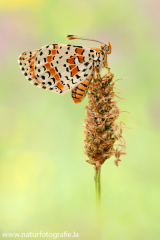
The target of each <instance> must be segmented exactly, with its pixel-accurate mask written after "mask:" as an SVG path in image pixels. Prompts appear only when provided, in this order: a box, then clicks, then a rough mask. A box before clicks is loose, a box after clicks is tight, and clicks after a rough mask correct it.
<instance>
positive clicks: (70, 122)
mask: <svg viewBox="0 0 160 240" xmlns="http://www.w3.org/2000/svg"><path fill="white" fill-rule="evenodd" d="M159 12H160V1H158V0H128V1H127V0H122V1H118V0H108V1H106V0H99V1H96V0H81V1H75V0H41V1H38V0H28V1H27V0H23V1H21V0H8V1H6V0H1V1H0V76H1V80H0V83H1V87H0V98H1V100H0V116H1V117H0V128H1V130H0V144H1V148H0V232H20V233H21V232H26V233H27V232H40V231H43V232H53V233H54V232H64V231H67V232H73V231H76V232H78V233H79V236H80V237H79V239H83V240H88V239H92V240H98V239H99V237H98V236H97V232H96V225H97V222H96V210H95V189H94V180H93V176H94V169H93V167H92V166H90V165H89V164H88V163H86V162H85V160H87V157H86V156H85V155H84V153H83V151H84V143H83V141H84V133H83V127H82V125H83V119H84V118H85V106H86V105H87V102H88V99H87V97H86V98H85V100H84V101H83V102H82V103H81V104H78V105H76V104H74V103H73V101H72V99H71V96H70V93H68V94H66V95H63V96H59V95H56V94H54V93H52V92H49V91H46V90H43V89H39V88H36V87H35V86H33V85H32V84H30V83H29V82H28V81H27V80H26V79H25V77H24V76H23V75H22V73H21V71H20V69H19V66H18V63H17V58H18V56H19V55H20V54H21V53H22V52H24V51H27V50H33V49H37V48H40V47H42V46H44V45H46V44H50V43H64V44H76V45H83V46H95V47H98V46H99V45H98V44H97V43H92V42H86V41H80V40H75V41H72V42H71V41H68V40H67V39H66V35H68V34H76V35H79V36H84V37H88V38H92V39H97V40H99V41H102V42H104V43H108V41H110V42H111V44H112V47H113V51H112V54H111V55H110V56H109V58H108V61H109V66H110V67H111V72H112V73H114V74H115V79H117V78H123V77H128V78H129V79H123V80H122V81H119V82H118V83H117V85H116V86H117V87H121V88H124V89H125V92H124V95H123V97H125V98H126V99H127V100H125V101H122V102H121V103H120V104H119V107H120V108H121V110H124V111H129V112H131V113H132V115H133V117H134V120H135V123H134V121H133V119H132V117H131V116H130V114H127V113H123V114H122V116H121V120H123V121H124V122H125V124H126V126H127V127H129V128H131V127H133V128H132V129H124V133H123V136H124V138H125V140H126V144H127V155H126V156H122V158H121V159H122V162H121V163H120V164H119V167H118V168H117V167H116V166H115V165H114V157H113V158H111V159H110V160H108V161H107V162H106V163H105V164H104V165H103V167H102V215H103V227H102V228H103V229H102V234H103V240H106V239H108V240H128V239H130V240H135V239H137V240H139V239H145V240H150V239H154V240H158V239H159V236H160V207H159V203H160V191H159V188H160V187H159V186H160V90H159V87H160V72H159V70H160V44H159V43H160V28H159V26H160V14H159ZM105 73H106V70H103V72H102V74H105ZM77 122H79V123H77ZM75 123H77V124H75ZM134 127H136V128H134ZM0 239H2V236H1V237H0ZM21 239H23V238H21ZM39 239H40V238H39Z"/></svg>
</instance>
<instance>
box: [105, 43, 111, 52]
mask: <svg viewBox="0 0 160 240" xmlns="http://www.w3.org/2000/svg"><path fill="white" fill-rule="evenodd" d="M104 50H105V51H106V52H109V51H110V49H109V47H108V45H107V44H105V45H104Z"/></svg>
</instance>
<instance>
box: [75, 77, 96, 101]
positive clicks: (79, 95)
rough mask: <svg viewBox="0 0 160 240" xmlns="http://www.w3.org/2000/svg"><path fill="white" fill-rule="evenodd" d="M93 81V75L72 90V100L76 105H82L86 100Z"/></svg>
mask: <svg viewBox="0 0 160 240" xmlns="http://www.w3.org/2000/svg"><path fill="white" fill-rule="evenodd" d="M91 80H92V75H91V76H89V77H87V78H86V79H84V80H83V81H81V83H80V84H79V85H78V86H77V87H76V88H75V89H73V90H72V98H73V101H74V102H75V103H80V102H82V101H83V99H84V98H85V96H86V94H87V92H88V88H89V85H90V82H91Z"/></svg>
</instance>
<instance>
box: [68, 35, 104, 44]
mask: <svg viewBox="0 0 160 240" xmlns="http://www.w3.org/2000/svg"><path fill="white" fill-rule="evenodd" d="M67 38H68V40H73V39H81V40H88V41H93V42H98V43H101V44H103V45H105V44H104V43H102V42H100V41H97V40H93V39H89V38H83V37H79V36H76V35H67Z"/></svg>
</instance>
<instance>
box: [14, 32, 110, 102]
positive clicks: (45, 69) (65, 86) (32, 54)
mask: <svg viewBox="0 0 160 240" xmlns="http://www.w3.org/2000/svg"><path fill="white" fill-rule="evenodd" d="M67 38H68V40H73V39H81V40H89V41H94V42H99V43H101V42H100V41H96V40H92V39H87V38H82V37H78V36H75V35H68V36H67ZM101 44H103V43H101ZM111 50H112V46H111V44H110V42H109V43H108V45H107V44H103V45H100V48H94V47H83V46H76V45H70V44H49V45H46V46H44V47H42V48H40V49H37V50H33V51H28V52H24V53H22V54H21V55H20V56H19V58H18V63H19V66H20V68H21V70H22V73H23V74H24V76H25V77H26V78H27V79H28V80H29V81H30V82H31V83H32V84H34V85H35V86H37V87H39V88H43V89H47V90H50V91H52V92H55V93H58V94H64V93H67V92H69V91H71V94H72V98H73V100H74V102H75V103H80V102H81V101H82V100H83V99H84V97H85V96H86V94H87V91H88V88H89V85H90V83H91V80H92V79H93V82H94V77H95V73H96V72H97V74H99V73H100V71H101V69H102V68H104V67H105V68H108V64H107V54H110V53H111ZM108 69H109V68H108Z"/></svg>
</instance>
